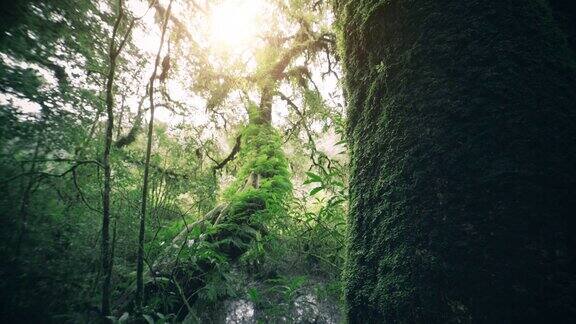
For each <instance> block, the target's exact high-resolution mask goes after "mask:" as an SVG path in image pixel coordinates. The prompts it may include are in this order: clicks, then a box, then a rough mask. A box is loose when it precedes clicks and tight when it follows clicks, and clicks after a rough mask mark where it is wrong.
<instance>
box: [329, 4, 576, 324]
mask: <svg viewBox="0 0 576 324" xmlns="http://www.w3.org/2000/svg"><path fill="white" fill-rule="evenodd" d="M335 2H336V10H337V15H338V24H339V28H340V35H339V39H340V41H341V44H340V46H341V56H342V58H343V60H344V68H345V73H346V89H345V91H346V96H347V101H348V106H349V108H348V109H349V110H348V118H349V119H348V137H349V140H350V142H349V144H350V149H351V181H350V197H351V201H350V219H349V246H348V260H347V266H346V274H345V281H346V287H345V297H346V303H347V306H346V313H347V317H348V320H349V321H350V322H351V323H384V322H387V323H449V322H454V323H458V322H475V323H502V322H504V323H522V322H570V321H574V320H575V319H576V301H575V298H574V296H576V275H575V273H574V268H573V267H574V264H576V259H575V250H574V246H576V244H575V240H574V237H575V235H574V230H575V229H576V228H575V220H574V218H575V217H574V215H575V214H574V213H575V210H576V200H575V199H574V197H576V192H575V188H576V148H575V147H576V142H575V139H576V127H574V125H575V124H574V121H575V120H576V106H575V105H576V92H575V91H574V89H576V73H575V71H576V68H575V64H574V60H573V57H572V55H571V54H570V51H569V50H568V48H567V46H566V42H565V40H564V37H563V36H562V35H561V34H560V31H559V28H558V27H557V25H556V23H555V22H554V21H553V18H552V15H550V13H549V11H548V8H547V7H546V5H545V4H544V1H538V0H513V1H461V0H453V1H433V0H418V1H415V0H411V1H410V0H409V1H397V0H340V1H335Z"/></svg>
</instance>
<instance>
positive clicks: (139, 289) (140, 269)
mask: <svg viewBox="0 0 576 324" xmlns="http://www.w3.org/2000/svg"><path fill="white" fill-rule="evenodd" d="M172 2H173V0H170V3H169V4H168V9H166V12H165V13H164V15H165V17H164V20H163V23H162V35H161V36H160V44H159V45H158V52H156V59H155V61H154V68H153V70H152V75H151V76H150V81H149V82H148V84H149V85H148V99H149V101H150V122H149V123H148V138H147V141H146V153H145V157H144V179H143V180H142V202H141V208H140V230H139V232H138V256H137V261H136V298H135V301H136V308H137V309H138V311H141V310H142V302H143V301H144V235H145V233H146V208H147V205H148V178H149V174H150V156H151V154H152V140H153V135H154V112H155V105H154V80H155V79H156V78H158V77H159V76H158V75H157V71H158V65H159V64H160V54H161V53H162V47H163V45H164V37H165V35H166V29H167V27H168V18H169V17H170V10H171V8H172ZM166 57H167V58H168V56H166ZM162 73H163V74H164V73H168V66H165V67H164V70H163V71H162ZM160 77H161V76H160Z"/></svg>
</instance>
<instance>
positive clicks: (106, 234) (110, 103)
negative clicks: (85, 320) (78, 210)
mask: <svg viewBox="0 0 576 324" xmlns="http://www.w3.org/2000/svg"><path fill="white" fill-rule="evenodd" d="M123 18H124V10H123V1H122V0H118V15H117V16H116V21H115V23H114V28H113V31H112V37H111V40H110V47H109V50H108V57H109V60H110V67H109V70H108V76H107V78H106V117H107V120H106V132H105V135H104V152H103V154H102V169H103V170H104V181H103V187H104V188H103V190H102V230H101V232H102V242H101V254H102V270H103V274H104V276H103V280H102V316H103V317H106V316H109V315H110V297H111V282H112V269H113V259H112V252H111V249H110V215H111V213H110V194H111V191H112V169H111V166H110V151H111V148H112V137H113V132H114V78H115V75H116V61H117V59H118V55H119V54H120V52H121V51H122V48H123V47H124V45H125V44H126V41H127V39H128V36H129V34H130V31H131V30H132V27H133V26H134V21H132V23H131V24H130V26H129V27H128V29H127V32H126V34H125V35H124V37H123V38H121V41H120V43H119V44H118V45H117V44H116V37H117V35H118V32H119V28H120V24H121V22H122V20H123Z"/></svg>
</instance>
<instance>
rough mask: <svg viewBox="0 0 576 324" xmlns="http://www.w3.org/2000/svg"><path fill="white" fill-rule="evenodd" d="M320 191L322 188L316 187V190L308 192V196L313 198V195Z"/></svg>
mask: <svg viewBox="0 0 576 324" xmlns="http://www.w3.org/2000/svg"><path fill="white" fill-rule="evenodd" d="M322 189H324V187H322V186H320V187H316V188H314V189H312V190H310V196H314V195H315V194H317V193H318V192H319V191H320V190H322Z"/></svg>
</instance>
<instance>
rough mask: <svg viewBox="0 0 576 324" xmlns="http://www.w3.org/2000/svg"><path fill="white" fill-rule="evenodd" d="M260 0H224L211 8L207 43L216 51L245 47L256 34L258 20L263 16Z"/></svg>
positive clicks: (262, 4)
mask: <svg viewBox="0 0 576 324" xmlns="http://www.w3.org/2000/svg"><path fill="white" fill-rule="evenodd" d="M263 9H264V3H263V1H261V0H225V1H223V2H222V3H221V4H219V5H216V6H215V7H213V8H212V12H211V15H210V18H209V20H210V30H209V41H210V44H211V46H212V47H214V48H216V49H226V50H229V49H235V48H236V47H246V46H247V45H249V44H250V42H252V41H253V40H254V39H255V37H256V36H257V33H258V18H259V17H260V16H261V15H262V14H263Z"/></svg>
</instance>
